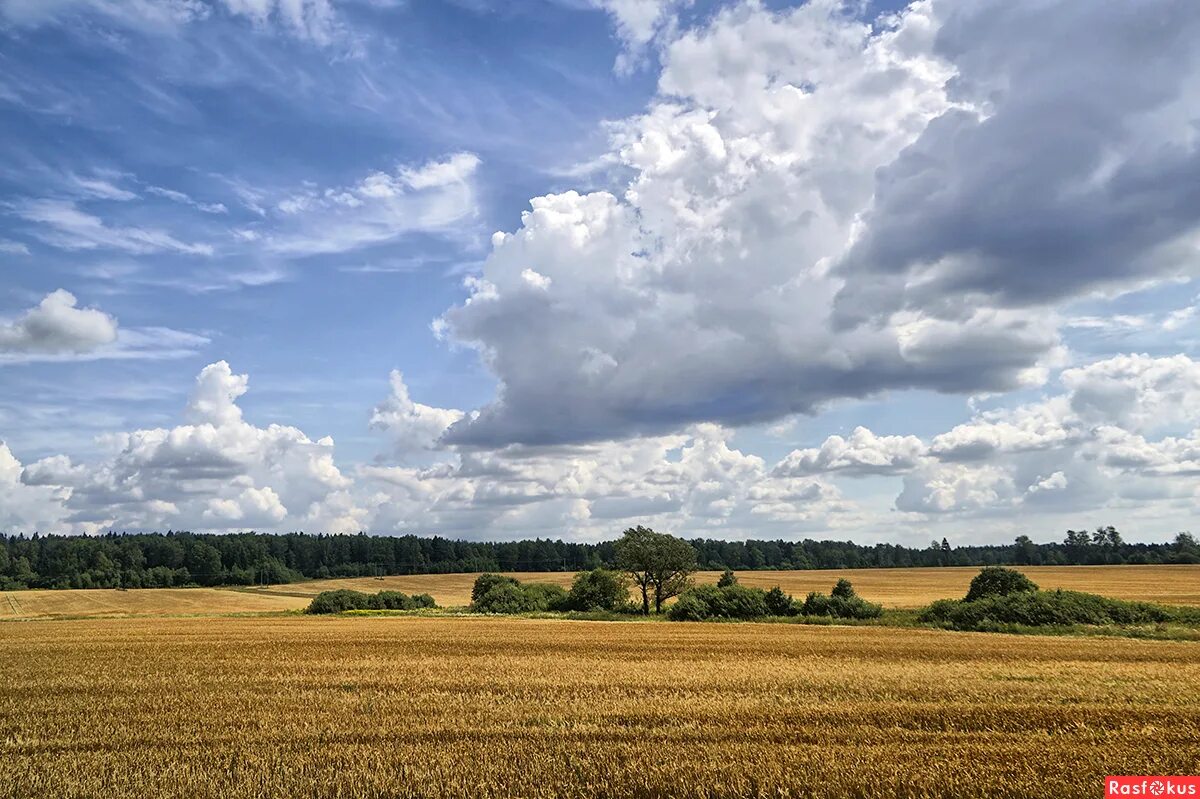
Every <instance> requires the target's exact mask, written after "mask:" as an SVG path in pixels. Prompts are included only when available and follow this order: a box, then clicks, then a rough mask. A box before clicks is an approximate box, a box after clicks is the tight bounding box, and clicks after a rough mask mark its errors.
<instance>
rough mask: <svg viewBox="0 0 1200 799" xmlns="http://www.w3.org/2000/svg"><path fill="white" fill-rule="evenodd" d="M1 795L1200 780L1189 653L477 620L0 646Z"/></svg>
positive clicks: (233, 624) (322, 621)
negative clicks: (1125, 777) (1151, 777)
mask: <svg viewBox="0 0 1200 799" xmlns="http://www.w3.org/2000/svg"><path fill="white" fill-rule="evenodd" d="M0 663H3V664H4V679H3V680H0V795H3V796H5V797H60V796H79V797H84V796H106V797H144V796H156V797H230V798H231V799H240V798H241V797H264V796H290V797H314V798H315V797H325V796H343V797H361V798H363V799H372V798H373V797H385V796H386V797H401V798H403V797H446V798H449V797H478V796H481V797H493V798H494V799H495V798H497V797H517V796H521V797H530V798H532V799H538V798H540V797H546V798H547V799H548V798H549V797H559V796H562V797H580V798H582V797H590V796H605V797H613V799H627V798H628V799H634V798H635V797H636V798H638V799H643V798H648V797H655V796H672V797H696V799H700V797H714V796H739V797H743V796H744V797H765V796H772V797H787V796H796V797H822V798H823V799H843V798H846V797H864V796H871V797H876V798H877V799H893V798H899V797H927V798H929V799H940V798H942V797H945V798H946V799H949V798H950V797H955V798H956V799H962V798H966V799H970V798H971V797H1011V798H1013V799H1015V798H1016V797H1021V798H1022V799H1027V798H1028V797H1056V798H1057V797H1095V796H1100V795H1102V792H1103V789H1102V787H1101V780H1102V778H1103V776H1104V775H1105V774H1195V773H1197V771H1200V693H1198V692H1197V691H1196V690H1195V686H1196V685H1197V684H1200V645H1195V644H1187V643H1178V642H1160V641H1135V640H1128V639H1123V640H1113V639H1097V638H1083V639H1072V638H1032V637H1019V636H1005V635H989V634H972V633H948V632H942V631H927V630H911V629H906V630H896V629H887V628H863V627H859V628H846V627H835V628H820V627H805V626H794V625H762V624H737V625H734V624H653V625H647V624H628V623H603V622H599V623H595V622H563V621H547V620H530V619H481V618H470V617H467V618H462V617H459V618H411V617H410V618H402V617H382V618H381V617H376V618H316V617H290V618H276V617H272V618H216V619H120V620H111V619H97V620H89V621H63V622H55V623H47V622H28V623H24V624H12V625H6V626H5V627H4V629H2V630H0Z"/></svg>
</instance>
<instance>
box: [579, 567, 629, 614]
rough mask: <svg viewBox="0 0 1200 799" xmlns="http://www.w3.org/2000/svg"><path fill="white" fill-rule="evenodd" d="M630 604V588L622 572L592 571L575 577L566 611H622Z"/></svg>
mask: <svg viewBox="0 0 1200 799" xmlns="http://www.w3.org/2000/svg"><path fill="white" fill-rule="evenodd" d="M628 604H629V586H628V584H627V583H626V582H625V577H624V575H622V574H621V573H620V572H615V571H609V570H608V569H592V570H591V571H587V572H580V573H579V574H577V575H575V581H574V582H573V583H572V584H571V591H570V593H569V594H568V595H567V598H566V602H565V603H564V605H563V609H564V610H575V611H580V612H587V611H596V610H608V611H620V610H623V609H624V608H625V607H626V606H627V605H628Z"/></svg>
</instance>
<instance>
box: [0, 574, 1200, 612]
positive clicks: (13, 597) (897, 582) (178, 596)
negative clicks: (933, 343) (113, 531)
mask: <svg viewBox="0 0 1200 799" xmlns="http://www.w3.org/2000/svg"><path fill="white" fill-rule="evenodd" d="M1020 568H1021V570H1022V571H1024V572H1025V573H1026V574H1028V575H1029V576H1030V577H1031V578H1032V579H1033V580H1034V581H1036V582H1037V583H1039V584H1040V585H1041V587H1042V588H1048V589H1049V588H1065V589H1070V590H1075V591H1090V592H1093V593H1098V594H1103V595H1105V596H1110V597H1115V598H1118V599H1140V600H1145V601H1150V602H1163V603H1166V604H1174V605H1200V565H1193V566H1029V567H1020ZM978 573H979V569H978V568H977V567H949V568H928V569H926V568H922V569H837V570H834V569H831V570H826V571H744V572H738V578H739V579H740V580H741V581H742V583H743V584H745V585H749V586H755V587H759V588H771V587H772V586H775V585H779V586H781V587H782V588H783V589H784V590H785V591H787V592H788V593H791V594H793V595H795V596H797V597H803V596H804V595H805V594H807V593H808V592H809V591H820V592H821V593H828V592H829V589H830V588H832V587H833V584H834V583H835V582H837V579H838V578H839V577H846V578H848V579H849V580H851V581H852V582H853V583H854V586H855V588H856V589H857V590H858V592H859V594H861V595H862V596H864V597H866V598H867V599H870V600H871V601H873V602H881V603H883V605H884V606H885V607H890V608H915V607H920V606H922V605H926V604H928V603H930V602H932V601H933V600H935V599H947V598H960V597H962V596H963V595H965V594H966V592H967V585H968V584H969V583H970V582H971V578H972V577H974V576H975V575H976V574H978ZM512 574H513V576H514V577H517V578H518V579H520V580H526V581H532V582H551V583H557V584H559V585H563V586H569V585H570V584H571V580H572V579H573V578H574V576H575V575H574V574H573V573H571V572H514V573H512ZM477 576H478V575H477V574H418V575H411V576H393V577H384V578H372V577H361V578H350V579H337V580H312V581H309V582H304V583H291V584H288V585H276V586H270V587H269V588H266V589H218V588H148V589H138V590H130V591H114V590H76V591H9V592H0V621H5V620H13V619H38V618H73V617H117V616H156V615H172V616H187V615H204V614H209V615H217V614H228V613H264V612H272V611H284V610H299V609H301V608H303V607H305V606H306V605H307V604H308V602H309V600H310V599H311V598H312V597H313V596H316V595H317V594H318V593H320V592H321V591H327V590H331V589H335V588H351V589H354V590H357V591H364V592H367V593H374V592H376V591H381V590H384V589H387V590H392V591H404V592H406V593H410V594H423V593H428V594H431V595H432V596H433V598H434V599H435V600H437V603H438V604H439V605H441V606H442V607H454V606H462V605H467V604H469V603H470V601H471V586H472V584H474V582H475V578H476V577H477ZM719 576H720V575H719V573H717V572H700V573H698V574H697V575H696V581H697V582H700V583H715V582H716V581H717V577H719Z"/></svg>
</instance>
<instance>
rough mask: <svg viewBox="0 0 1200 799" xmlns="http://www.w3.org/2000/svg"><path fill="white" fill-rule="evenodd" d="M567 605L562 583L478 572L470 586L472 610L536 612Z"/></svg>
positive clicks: (558, 608)
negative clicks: (530, 580) (523, 581)
mask: <svg viewBox="0 0 1200 799" xmlns="http://www.w3.org/2000/svg"><path fill="white" fill-rule="evenodd" d="M566 604H567V592H566V590H565V589H564V588H563V587H562V586H559V585H550V584H547V583H521V582H520V581H518V580H516V579H515V578H513V577H505V576H503V575H499V574H481V575H479V577H477V578H476V579H475V585H474V587H473V588H472V589H471V610H473V611H475V612H476V613H535V612H539V611H546V610H562V609H565V606H566Z"/></svg>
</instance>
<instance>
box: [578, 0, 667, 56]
mask: <svg viewBox="0 0 1200 799" xmlns="http://www.w3.org/2000/svg"><path fill="white" fill-rule="evenodd" d="M593 1H594V2H595V4H596V6H597V7H598V8H601V9H603V10H604V11H605V12H606V13H607V14H608V16H609V17H610V18H611V19H612V22H613V25H614V26H615V27H616V33H617V37H618V38H619V39H620V40H621V44H622V51H621V54H620V55H619V56H617V61H616V64H614V69H615V70H616V71H617V73H618V74H624V73H627V72H630V71H632V70H633V69H635V68H636V67H637V66H639V64H640V63H641V62H642V60H643V59H644V58H645V53H646V48H647V46H648V45H650V43H651V42H653V41H654V40H655V39H656V38H658V37H659V36H660V35H663V34H666V33H669V32H670V31H671V30H672V29H673V27H674V21H675V17H674V15H675V14H676V13H677V11H678V10H679V9H680V8H683V7H685V6H688V5H691V0H593Z"/></svg>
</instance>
